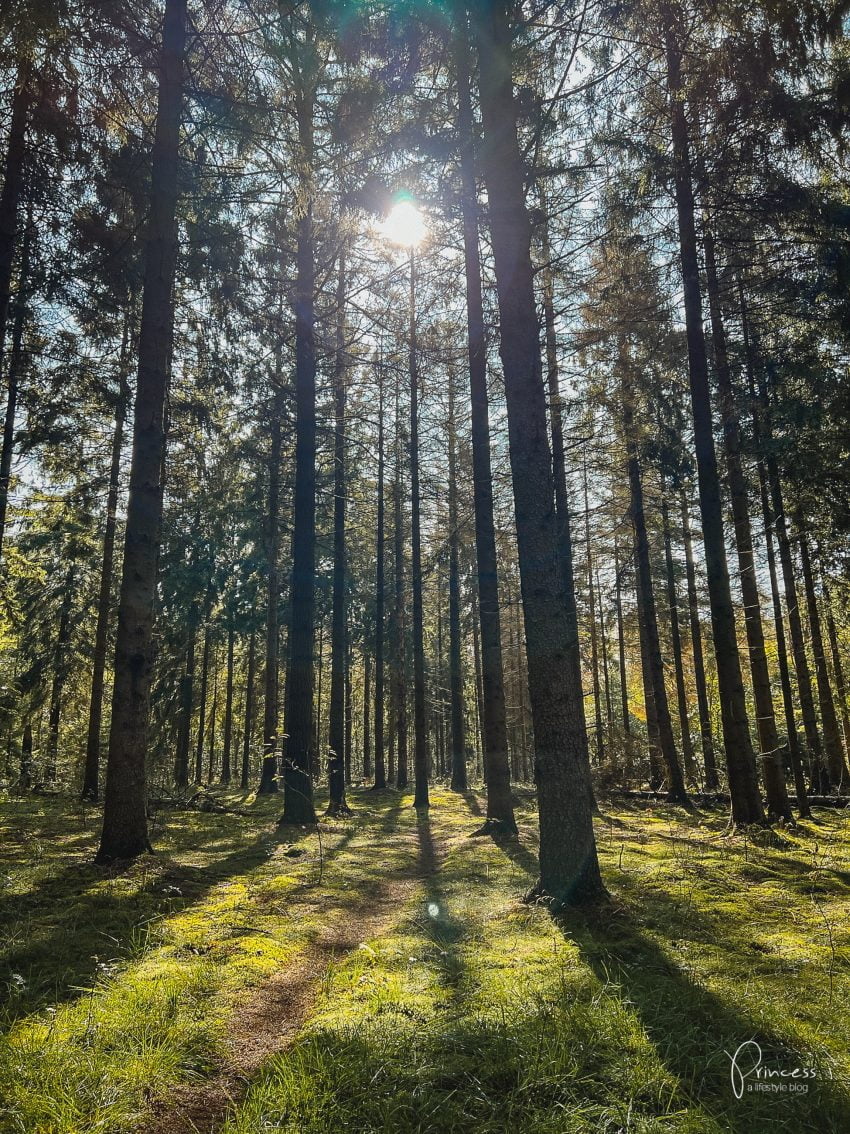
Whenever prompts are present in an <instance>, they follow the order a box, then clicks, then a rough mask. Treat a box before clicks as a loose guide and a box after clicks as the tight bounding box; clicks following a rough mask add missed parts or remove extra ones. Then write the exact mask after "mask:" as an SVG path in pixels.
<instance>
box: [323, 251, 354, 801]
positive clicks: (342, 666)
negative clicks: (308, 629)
mask: <svg viewBox="0 0 850 1134" xmlns="http://www.w3.org/2000/svg"><path fill="white" fill-rule="evenodd" d="M345 286H346V280H345V253H344V252H343V253H342V254H341V255H340V260H339V276H338V279H337V289H336V304H337V308H336V344H335V359H334V531H333V556H334V558H333V608H332V612H331V696H330V714H329V722H328V788H329V795H330V798H329V800H328V808H327V814H328V815H342V814H348V813H349V811H350V809H349V807H348V804H347V803H346V801H345V779H346V777H345V767H344V756H345V748H346V744H345V740H346V713H345V700H346V697H345V693H346V688H345V685H346V681H345V676H346V638H347V633H346V625H347V617H348V611H347V605H348V604H347V602H346V598H347V596H346V583H347V579H346V575H347V571H348V566H347V562H346V551H347V549H346V541H345V494H346V491H347V488H346V480H345V425H346V423H345V411H346V396H347V385H346V382H347V375H346V363H345Z"/></svg>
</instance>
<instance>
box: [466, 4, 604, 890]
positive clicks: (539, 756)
mask: <svg viewBox="0 0 850 1134" xmlns="http://www.w3.org/2000/svg"><path fill="white" fill-rule="evenodd" d="M476 30H477V38H478V48H479V61H480V72H481V80H480V94H481V111H482V118H483V124H484V153H483V157H484V174H485V179H486V183H487V193H488V198H489V206H490V207H489V216H490V233H491V238H492V245H493V254H494V257H495V267H496V288H497V295H498V301H499V316H500V354H501V359H502V367H503V370H504V377H505V391H506V398H507V410H508V435H509V443H510V460H511V473H512V480H513V492H514V505H515V511H516V527H517V543H518V550H519V567H520V579H521V586H522V601H523V610H524V614H525V636H526V651H527V659H528V684H529V692H530V696H531V711H532V717H533V724H534V741H535V761H534V767H535V780H536V785H537V799H538V810H539V815H540V879H539V882H538V885H537V887H536V890H537V892H539V893H541V894H546V895H550V896H551V897H552V898H553V899H554V900H555V901H556V902H559V903H561V902H564V903H571V904H573V903H574V904H580V903H586V902H595V901H598V900H599V899H600V898H601V897H602V896H603V895H604V893H605V890H604V887H603V885H602V879H601V876H600V873H599V862H598V858H597V854H596V843H595V839H594V835H593V821H592V807H593V799H592V792H591V787H590V777H589V770H588V758H587V736H586V734H585V729H584V714H583V711H582V691H581V688H580V687H577V685H576V681H575V676H574V673H573V670H572V669H571V666H570V660H569V648H570V629H569V620H568V617H567V612H566V610H565V607H564V602H563V588H562V583H561V576H560V570H559V561H558V548H557V535H558V533H557V524H556V518H555V511H554V492H555V490H554V483H553V479H552V456H551V452H550V449H549V440H548V430H547V423H546V397H545V392H544V388H543V375H542V369H541V360H540V343H539V336H538V326H537V311H536V305H535V299H534V277H533V270H532V263H531V226H530V223H529V217H528V211H527V208H526V203H525V196H524V189H523V170H522V159H521V155H520V150H519V144H518V139H517V129H516V108H515V104H514V95H513V85H512V51H511V35H510V27H509V19H508V6H507V5H506V4H505V3H492V4H488V5H487V6H486V8H485V9H484V10H483V11H481V12H480V18H479V19H478V20H477V21H476Z"/></svg>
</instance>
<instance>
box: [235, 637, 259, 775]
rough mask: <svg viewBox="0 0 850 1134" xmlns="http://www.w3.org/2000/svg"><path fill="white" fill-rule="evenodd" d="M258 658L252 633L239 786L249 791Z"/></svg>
mask: <svg viewBox="0 0 850 1134" xmlns="http://www.w3.org/2000/svg"><path fill="white" fill-rule="evenodd" d="M256 657H257V633H256V631H255V630H252V631H251V637H250V639H249V641H248V672H247V674H246V677H245V734H244V736H243V737H242V771H241V775H240V777H239V786H240V787H241V788H242V790H243V791H247V790H248V784H249V782H250V779H251V734H252V732H253V730H254V670H255V668H256Z"/></svg>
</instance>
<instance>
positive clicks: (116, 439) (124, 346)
mask: <svg viewBox="0 0 850 1134" xmlns="http://www.w3.org/2000/svg"><path fill="white" fill-rule="evenodd" d="M129 338H130V305H129V303H128V305H127V309H126V311H125V313H124V329H123V334H122V340H121V361H120V363H119V386H120V388H119V391H118V400H117V402H116V403H115V426H114V428H113V431H112V453H111V457H110V462H109V487H108V488H107V492H106V527H105V530H104V533H103V552H102V554H101V560H100V589H99V592H98V599H97V623H96V625H95V634H94V654H93V657H92V679H91V697H90V700H89V723H88V732H87V735H86V763H85V770H84V773H83V790H82V798H83V799H89V800H96V799H97V798H98V792H99V779H100V727H101V722H102V720H103V686H104V677H105V674H106V651H107V645H108V638H109V615H110V610H111V606H112V603H111V598H112V574H113V567H114V561H115V533H116V529H117V526H118V490H119V488H120V481H121V449H122V447H123V444H124V421H125V418H126V415H127V401H128V398H129V389H128V386H127V381H128V367H129V358H130V352H129Z"/></svg>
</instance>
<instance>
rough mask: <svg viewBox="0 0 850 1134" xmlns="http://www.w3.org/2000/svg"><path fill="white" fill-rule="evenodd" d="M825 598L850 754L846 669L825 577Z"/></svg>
mask: <svg viewBox="0 0 850 1134" xmlns="http://www.w3.org/2000/svg"><path fill="white" fill-rule="evenodd" d="M823 598H824V602H825V603H826V629H827V634H828V636H829V651H830V653H831V654H832V672H833V674H834V675H835V691H836V693H837V694H838V709H839V712H840V713H841V726H842V728H843V730H844V749H845V751H846V752H850V711H848V708H847V683H846V681H845V680H844V667H843V665H842V664H841V651H840V650H839V648H838V634H837V632H836V629H835V618H834V617H833V614H832V605H831V599H830V593H829V587H828V586H827V582H826V578H825V577H823Z"/></svg>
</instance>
